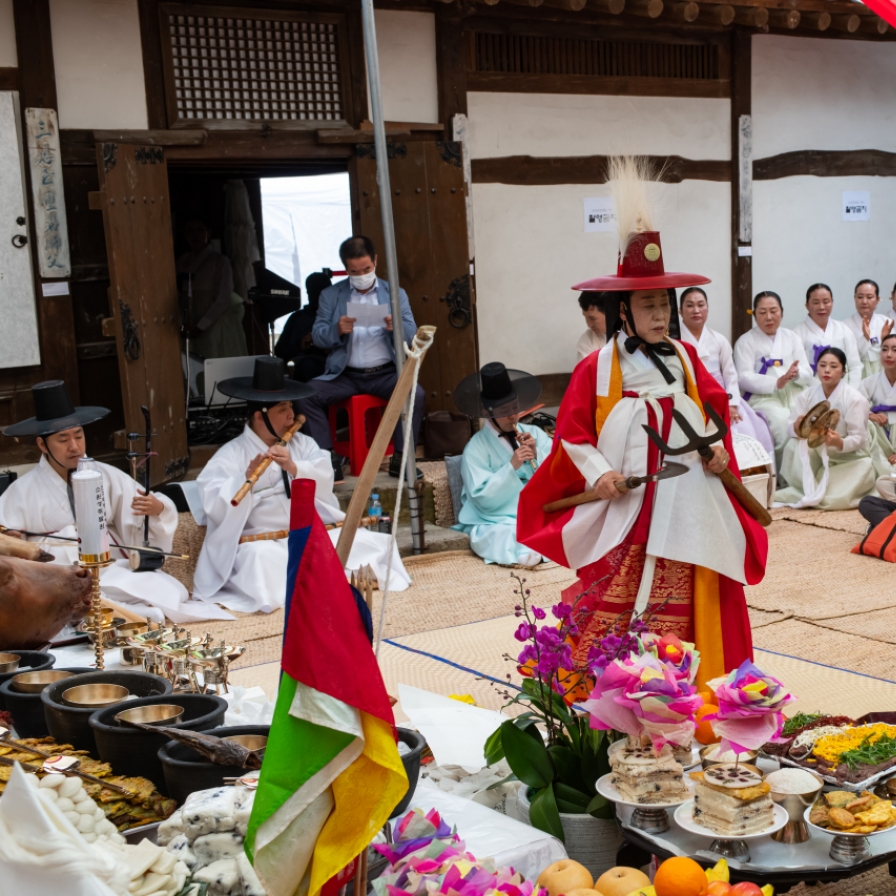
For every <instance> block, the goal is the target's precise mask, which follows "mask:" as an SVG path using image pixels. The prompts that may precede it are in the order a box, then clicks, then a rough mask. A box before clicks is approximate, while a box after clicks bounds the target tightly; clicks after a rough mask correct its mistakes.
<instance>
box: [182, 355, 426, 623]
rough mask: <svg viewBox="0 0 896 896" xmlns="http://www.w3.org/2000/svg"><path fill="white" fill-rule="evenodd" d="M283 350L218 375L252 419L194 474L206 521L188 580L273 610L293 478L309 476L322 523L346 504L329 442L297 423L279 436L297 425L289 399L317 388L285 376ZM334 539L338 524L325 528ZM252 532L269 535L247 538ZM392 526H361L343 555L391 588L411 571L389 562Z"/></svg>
mask: <svg viewBox="0 0 896 896" xmlns="http://www.w3.org/2000/svg"><path fill="white" fill-rule="evenodd" d="M284 369H285V368H284V364H283V361H282V359H280V358H270V357H260V358H256V360H255V373H254V376H252V377H234V378H233V379H229V380H224V381H223V382H221V383H219V384H218V389H219V390H220V391H221V392H223V393H224V394H225V395H230V396H232V397H234V398H237V399H240V400H244V401H247V402H248V408H247V410H248V412H249V413H248V422H247V423H246V427H245V429H244V430H243V433H242V435H240V436H238V437H237V438H235V439H233V440H232V441H231V442H228V443H227V444H226V445H224V446H223V447H222V448H220V449H219V450H218V452H217V453H216V454H215V456H214V457H213V458H212V459H211V460H210V461H209V462H208V463H207V464H206V466H205V469H204V470H203V471H202V473H201V474H200V476H199V479H198V480H197V482H198V485H199V492H200V497H201V500H202V506H203V510H204V511H205V514H206V518H207V524H208V528H207V531H206V536H205V542H204V544H203V546H202V553H201V554H200V556H199V563H198V564H197V567H196V575H195V576H194V579H193V590H194V594H195V596H196V597H198V598H200V599H201V600H207V601H215V602H217V603H220V604H222V605H224V606H225V607H227V608H228V609H231V610H236V611H239V612H244V613H250V612H255V611H261V612H265V613H269V612H271V611H272V610H275V609H278V608H279V607H282V606H283V605H284V604H285V601H286V566H287V561H288V538H287V530H288V529H289V514H290V488H291V483H292V481H293V480H294V479H313V480H314V481H315V483H316V484H317V488H316V492H315V498H314V503H315V507H316V509H317V512H318V514H319V515H320V517H321V519H322V520H323V522H324V523H325V524H332V523H339V522H342V520H343V519H344V518H345V514H344V513H343V512H342V511H341V510H340V509H339V503H338V501H337V500H336V496H335V495H334V494H333V465H332V462H331V459H330V453H329V451H325V450H323V449H322V448H319V447H318V445H317V443H316V442H315V441H314V440H313V439H311V438H309V437H308V436H304V435H302V434H301V433H296V434H295V435H294V436H292V438H291V439H289V441H288V442H287V444H286V445H281V444H279V441H280V439H281V437H282V436H283V434H284V433H285V432H286V431H287V430H288V429H289V428H290V427H291V426H292V425H293V422H294V419H295V412H294V410H293V402H294V401H296V400H297V399H299V398H307V397H308V396H309V395H311V394H313V392H314V387H313V386H311V385H309V384H305V383H299V382H295V381H293V380H287V379H285V377H284ZM266 457H270V458H272V459H273V463H271V464H270V466H268V467H267V469H266V470H265V471H264V472H263V473H262V474H261V475H260V476H259V478H258V481H257V482H256V483H255V485H254V486H253V488H252V489H251V491H250V492H249V493H248V494H247V495H246V497H245V498H243V500H242V501H241V502H240V503H239V504H238V505H237V506H236V507H234V506H232V504H231V499H232V498H233V497H234V495H235V494H236V493H237V492H238V491H239V489H240V487H241V486H242V485H243V483H245V482H246V480H247V479H248V478H249V476H250V475H252V474H253V473H254V472H255V470H256V469H257V467H258V466H259V464H260V463H261V462H262V461H263V459H264V458H266ZM330 534H331V537H332V539H333V542H334V544H335V543H336V541H337V540H338V538H339V530H338V529H334V530H332V531H331V533H330ZM258 535H277V536H278V537H275V538H270V539H261V540H255V541H244V540H243V539H245V538H247V537H250V538H251V537H252V536H258ZM389 544H390V536H389V535H386V534H380V533H375V532H367V531H365V530H364V529H359V530H358V532H357V533H356V535H355V540H354V543H353V546H352V551H351V555H350V557H349V561H348V568H349V569H350V570H355V569H358V568H359V567H361V566H367V565H369V566H371V567H372V568H373V571H374V573H375V574H376V577H377V582H378V583H379V586H380V588H381V589H382V588H383V587H384V585H385V580H386V575H387V573H388V574H389V590H390V591H403V590H404V589H405V588H407V587H408V585H409V584H410V578H409V577H408V575H407V572H406V571H405V569H404V565H403V564H402V562H401V560H400V559H399V557H398V551H397V549H393V554H392V563H391V572H389V563H388V556H389Z"/></svg>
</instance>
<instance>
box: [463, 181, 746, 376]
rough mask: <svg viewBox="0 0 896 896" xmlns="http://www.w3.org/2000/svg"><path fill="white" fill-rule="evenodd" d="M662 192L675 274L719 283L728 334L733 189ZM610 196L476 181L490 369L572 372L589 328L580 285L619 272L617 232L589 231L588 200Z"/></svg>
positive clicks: (717, 325)
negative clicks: (497, 365)
mask: <svg viewBox="0 0 896 896" xmlns="http://www.w3.org/2000/svg"><path fill="white" fill-rule="evenodd" d="M658 189H659V191H660V207H661V208H662V209H663V210H664V212H663V213H662V217H661V218H660V223H659V226H660V229H661V232H662V240H663V252H664V255H665V258H666V265H667V269H668V270H677V271H689V272H693V273H700V274H704V275H706V276H708V277H710V278H712V281H713V282H712V284H710V285H709V286H707V287H706V291H707V293H708V294H709V299H710V318H709V324H710V326H712V327H713V328H714V329H716V330H720V331H721V332H723V333H725V334H726V335H728V334H730V328H731V320H730V318H731V311H730V307H731V299H730V295H731V265H730V251H729V240H730V187H729V186H728V184H717V183H710V182H708V181H685V182H684V183H682V184H675V185H672V184H669V185H662V186H661V187H659V188H658ZM608 194H609V191H608V188H607V186H606V184H603V185H590V186H589V185H563V186H543V187H519V186H508V185H505V184H474V186H473V209H474V214H475V226H476V302H477V315H478V322H479V354H480V363H482V364H485V363H488V362H489V361H503V362H504V363H505V364H507V365H508V366H510V367H518V368H520V369H522V370H527V371H529V372H531V373H536V374H543V373H563V372H568V371H571V370H572V368H573V366H574V365H575V362H576V353H575V344H576V341H577V339H578V338H579V336H580V335H581V333H582V332H583V331H584V329H585V325H584V322H583V320H582V316H581V311H580V309H579V305H578V302H577V301H576V300H577V297H578V293H577V292H574V291H573V290H571V289H570V287H571V286H572V284H574V283H579V282H581V281H582V280H585V279H588V278H590V277H596V276H599V275H601V274H610V273H613V272H615V270H616V251H617V236H616V234H615V233H584V228H583V206H582V200H583V199H584V198H586V197H593V196H605V195H608Z"/></svg>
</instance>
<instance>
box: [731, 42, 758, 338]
mask: <svg viewBox="0 0 896 896" xmlns="http://www.w3.org/2000/svg"><path fill="white" fill-rule="evenodd" d="M751 54H752V34H751V33H750V31H748V30H746V29H743V28H738V27H735V29H734V30H733V31H732V33H731V341H732V342H734V340H735V339H737V338H738V336H742V335H743V334H744V333H746V332H747V331H748V330H749V329H750V327H751V326H752V323H751V320H750V315H749V312H750V309H751V307H752V299H753V258H752V252H753V141H752V130H753V124H752V111H751V110H752V87H751V78H752V56H751Z"/></svg>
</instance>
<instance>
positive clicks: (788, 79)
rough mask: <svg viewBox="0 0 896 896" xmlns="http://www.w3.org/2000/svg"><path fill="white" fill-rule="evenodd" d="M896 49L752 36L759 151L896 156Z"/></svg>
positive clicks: (762, 154)
mask: <svg viewBox="0 0 896 896" xmlns="http://www.w3.org/2000/svg"><path fill="white" fill-rule="evenodd" d="M894 84H896V46H894V45H893V44H891V43H872V42H870V41H861V42H856V41H851V40H824V39H822V38H810V37H782V36H777V35H754V36H753V149H754V152H755V157H756V158H757V159H761V158H763V157H765V156H773V155H777V154H778V153H782V152H792V151H794V150H799V149H885V150H889V151H891V152H892V151H896V103H894V101H893V85H894Z"/></svg>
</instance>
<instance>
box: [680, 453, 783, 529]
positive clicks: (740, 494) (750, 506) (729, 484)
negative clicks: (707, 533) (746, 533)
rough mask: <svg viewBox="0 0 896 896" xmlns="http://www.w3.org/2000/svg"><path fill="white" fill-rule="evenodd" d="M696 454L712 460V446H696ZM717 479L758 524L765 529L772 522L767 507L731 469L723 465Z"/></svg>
mask: <svg viewBox="0 0 896 896" xmlns="http://www.w3.org/2000/svg"><path fill="white" fill-rule="evenodd" d="M697 454H699V455H700V457H702V458H703V459H704V460H707V461H709V460H712V457H713V454H712V448H710V447H709V446H708V445H704V447H703V448H698V449H697ZM719 479H721V480H722V485H724V486H725V488H726V489H727V490H728V491H729V492H731V494H732V495H734V497H735V498H737V500H738V501H739V502H740V504H741V505H742V506H743V508H744V510H746V511H747V513H749V514H750V516H751V517H753V519H754V520H756V522H757V523H759V525H760V526H763V527H764V528H766V529H767V528H768V527H769V526H770V525H771V524H772V516H771V514H770V513H769V512H768V508H767V507H765V506H764V505H762V504H760V503H759V501H757V500H756V498H755V497H754V496H753V493H752V492H751V491H750V490H749V489H748V488H747V487H746V486H745V485H744V484H743V483H742V482H741V481H740V479H738V478H737V476H735V475H734V473H732V472H731V470H729V469H728V467H725V469H724V470H722V472H721V473H719Z"/></svg>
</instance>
